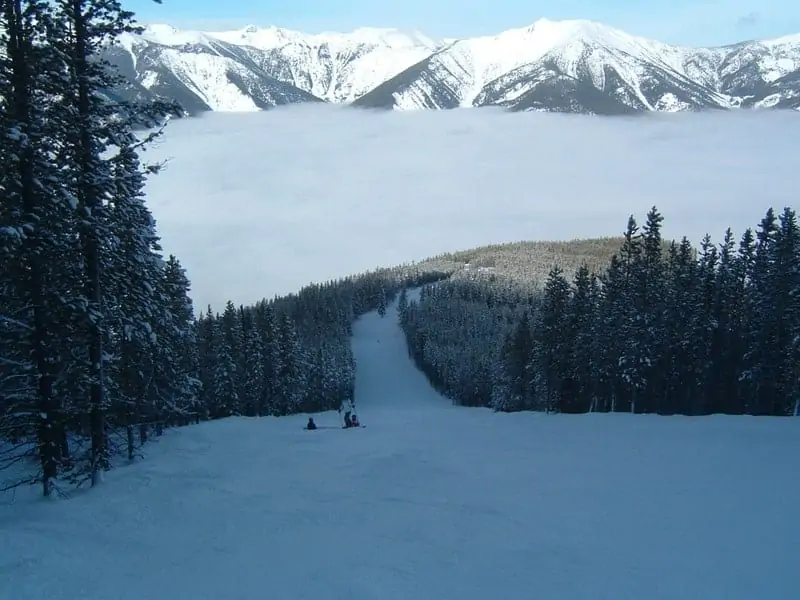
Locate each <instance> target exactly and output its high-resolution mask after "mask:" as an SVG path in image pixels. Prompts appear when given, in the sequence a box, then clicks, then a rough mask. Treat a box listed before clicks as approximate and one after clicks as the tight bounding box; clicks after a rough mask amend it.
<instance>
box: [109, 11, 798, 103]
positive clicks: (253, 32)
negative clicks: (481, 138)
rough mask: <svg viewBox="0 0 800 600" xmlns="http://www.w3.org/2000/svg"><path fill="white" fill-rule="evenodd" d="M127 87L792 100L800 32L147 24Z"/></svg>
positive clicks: (127, 44)
mask: <svg viewBox="0 0 800 600" xmlns="http://www.w3.org/2000/svg"><path fill="white" fill-rule="evenodd" d="M109 56H110V57H111V59H112V60H113V62H115V63H117V64H119V65H121V66H123V67H124V71H125V74H126V75H127V77H128V78H129V79H130V80H131V82H132V86H133V87H134V88H137V86H138V88H140V89H138V88H137V93H142V92H143V91H146V92H149V93H154V94H159V95H164V96H167V97H170V98H172V99H175V100H178V101H179V102H181V103H182V104H184V105H185V106H188V107H189V108H190V109H191V111H193V112H196V111H199V110H257V109H262V108H269V107H271V106H275V105H278V104H285V103H291V102H303V101H319V100H325V101H328V102H336V103H348V102H352V103H353V104H354V105H356V106H365V107H374V108H391V109H398V110H413V109H447V108H457V107H472V106H503V107H507V108H509V109H512V110H543V111H558V112H581V113H599V114H624V113H632V112H640V111H650V110H657V111H678V110H699V109H707V108H715V109H725V108H731V107H739V106H741V107H748V108H750V107H756V108H797V107H798V103H800V100H798V97H799V96H800V92H799V91H798V84H797V73H798V72H800V35H796V36H787V37H783V38H778V39H773V40H761V41H751V42H742V43H740V44H734V45H732V46H725V47H717V48H690V47H682V46H671V45H668V44H664V43H661V42H658V41H655V40H650V39H646V38H642V37H637V36H633V35H629V34H627V33H625V32H623V31H620V30H618V29H614V28H612V27H608V26H606V25H603V24H600V23H595V22H592V21H586V20H569V21H550V20H547V19H541V20H539V21H537V22H535V23H534V24H533V25H530V26H528V27H523V28H518V29H510V30H508V31H504V32H502V33H500V34H498V35H493V36H483V37H476V38H467V39H460V40H452V39H450V40H446V41H442V42H440V43H436V42H434V41H433V40H430V39H429V38H427V37H425V36H424V35H422V34H420V33H417V32H411V33H404V32H401V31H399V30H395V29H370V28H363V29H357V30H355V31H353V32H350V33H322V34H318V35H309V34H305V33H301V32H297V31H291V30H288V29H281V28H278V27H267V28H257V27H253V26H250V27H245V28H243V29H238V30H233V31H221V32H198V31H181V30H178V29H175V28H173V27H170V26H169V25H151V26H149V27H148V28H146V30H145V31H144V32H143V33H142V34H141V35H136V36H126V37H125V38H124V39H123V40H122V41H121V43H120V44H119V45H118V46H116V47H115V48H114V49H113V50H110V51H109Z"/></svg>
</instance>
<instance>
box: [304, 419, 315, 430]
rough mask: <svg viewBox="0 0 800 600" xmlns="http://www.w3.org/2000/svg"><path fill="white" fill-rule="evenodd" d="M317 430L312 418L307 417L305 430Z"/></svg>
mask: <svg viewBox="0 0 800 600" xmlns="http://www.w3.org/2000/svg"><path fill="white" fill-rule="evenodd" d="M316 428H317V424H316V423H314V417H308V423H307V424H306V429H308V430H309V431H313V430H314V429H316Z"/></svg>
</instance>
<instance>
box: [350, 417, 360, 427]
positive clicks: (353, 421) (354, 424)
mask: <svg viewBox="0 0 800 600" xmlns="http://www.w3.org/2000/svg"><path fill="white" fill-rule="evenodd" d="M350 426H351V427H359V426H360V423H359V422H358V417H357V416H356V415H353V416H352V418H351V419H350Z"/></svg>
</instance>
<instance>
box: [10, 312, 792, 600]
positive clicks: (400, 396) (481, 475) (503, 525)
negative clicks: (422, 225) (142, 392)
mask: <svg viewBox="0 0 800 600" xmlns="http://www.w3.org/2000/svg"><path fill="white" fill-rule="evenodd" d="M395 315H396V313H395V311H394V308H393V307H392V308H391V309H390V311H389V313H388V315H387V316H386V317H385V318H383V319H381V318H380V317H379V316H377V314H369V315H366V316H365V317H363V318H361V319H360V320H359V321H358V322H357V324H356V326H355V328H354V341H353V344H354V350H355V354H356V358H357V360H358V371H357V382H356V400H357V405H358V407H359V413H360V416H361V419H362V421H363V422H364V423H365V424H366V425H367V428H366V429H358V430H349V431H343V430H341V429H338V428H337V427H338V424H339V416H338V414H336V413H325V414H321V415H317V421H318V423H319V424H320V425H323V426H331V427H330V428H325V429H321V430H319V431H316V432H306V431H302V430H301V427H302V426H303V424H304V422H305V420H306V417H305V416H303V415H298V416H293V417H286V418H280V419H245V418H237V419H228V420H224V421H219V422H213V423H204V424H201V425H198V426H193V427H189V428H185V429H181V430H177V431H171V432H169V433H168V434H166V435H165V436H164V437H163V438H162V439H161V440H159V441H158V442H157V443H154V444H152V445H150V446H149V447H148V455H147V458H146V460H145V461H142V462H140V463H137V464H135V465H131V466H127V467H124V468H120V469H117V470H115V471H113V472H111V473H110V474H109V475H108V477H107V480H106V483H105V485H104V486H103V487H102V488H100V489H96V490H92V491H90V492H87V493H79V494H77V495H75V496H74V497H73V498H72V499H70V500H65V501H55V502H43V501H38V500H36V499H35V498H36V495H37V494H38V490H22V491H20V492H18V494H17V496H16V500H15V502H14V503H13V504H10V501H11V497H10V496H4V497H0V598H2V599H3V600H5V599H6V598H8V599H11V598H14V599H15V600H29V599H37V600H39V599H47V600H59V599H62V598H63V599H70V600H75V599H80V600H109V599H112V598H113V599H115V600H148V599H154V600H161V599H165V598H175V599H182V598H185V599H187V600H206V599H207V600H223V599H226V598H231V599H233V598H235V599H237V600H264V599H265V598H274V599H277V600H284V599H285V600H302V599H309V600H310V599H313V600H327V599H330V600H334V599H342V600H367V599H370V600H409V599H413V598H418V599H421V600H422V599H428V598H430V599H434V598H436V599H439V598H441V599H451V598H452V599H454V600H456V599H457V600H473V599H475V600H478V599H480V600H491V599H494V598H508V599H509V600H512V599H513V600H517V599H519V600H526V599H536V600H584V599H585V600H606V599H607V600H659V599H670V600H679V599H680V600H687V599H694V598H698V599H699V598H702V599H703V600H717V599H718V600H737V599H748V600H752V599H755V598H758V599H759V600H779V599H780V600H790V599H791V598H798V597H800V576H798V575H797V566H798V556H800V519H798V512H797V511H798V506H800V478H798V477H797V476H796V473H797V467H796V465H797V457H798V456H800V420H798V419H770V418H760V419H758V418H738V417H710V418H702V419H693V418H682V417H672V418H663V417H655V416H652V417H650V416H631V415H583V416H559V415H550V416H548V415H541V414H516V415H505V414H493V413H491V412H490V411H487V410H480V409H466V408H456V407H453V406H452V405H451V404H450V403H449V402H448V401H446V400H444V399H442V398H441V397H439V396H438V395H437V394H436V393H435V392H433V391H432V390H431V389H430V387H429V386H428V385H427V383H426V381H425V379H424V377H423V376H422V375H421V374H420V373H419V372H418V371H417V370H416V369H415V368H414V367H413V365H412V364H411V362H410V361H409V359H408V357H407V353H406V349H405V344H404V341H403V338H402V335H401V333H400V331H399V328H398V326H397V324H396V318H395ZM333 426H337V427H333Z"/></svg>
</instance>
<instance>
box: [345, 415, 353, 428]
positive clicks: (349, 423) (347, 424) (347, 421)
mask: <svg viewBox="0 0 800 600" xmlns="http://www.w3.org/2000/svg"><path fill="white" fill-rule="evenodd" d="M352 426H353V421H352V420H351V419H350V411H349V410H348V411H347V412H346V413H344V428H345V429H347V428H348V427H352Z"/></svg>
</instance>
